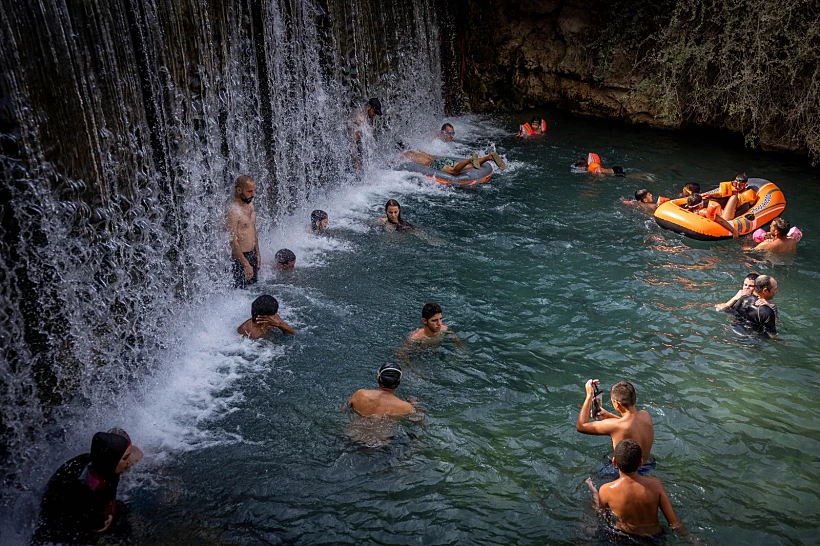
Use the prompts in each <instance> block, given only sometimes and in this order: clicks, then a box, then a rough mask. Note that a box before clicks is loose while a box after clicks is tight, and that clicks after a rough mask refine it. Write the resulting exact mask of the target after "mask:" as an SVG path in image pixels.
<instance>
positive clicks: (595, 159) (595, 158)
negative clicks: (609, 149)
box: [587, 152, 601, 167]
mask: <svg viewBox="0 0 820 546" xmlns="http://www.w3.org/2000/svg"><path fill="white" fill-rule="evenodd" d="M592 163H597V164H598V166H599V167H600V166H601V158H600V157H598V154H594V153H592V152H589V155H588V156H587V165H591V164H592Z"/></svg>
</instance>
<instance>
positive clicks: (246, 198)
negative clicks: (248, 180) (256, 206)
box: [240, 197, 253, 205]
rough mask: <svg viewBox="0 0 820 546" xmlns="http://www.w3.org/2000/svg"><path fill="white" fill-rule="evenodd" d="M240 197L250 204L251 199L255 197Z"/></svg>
mask: <svg viewBox="0 0 820 546" xmlns="http://www.w3.org/2000/svg"><path fill="white" fill-rule="evenodd" d="M240 199H241V200H242V202H243V203H245V204H246V205H250V204H251V201H253V197H240Z"/></svg>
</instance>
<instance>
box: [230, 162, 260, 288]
mask: <svg viewBox="0 0 820 546" xmlns="http://www.w3.org/2000/svg"><path fill="white" fill-rule="evenodd" d="M254 195H256V183H255V182H254V181H253V178H251V177H250V176H245V175H242V176H238V177H237V178H236V187H235V189H234V200H233V203H231V208H230V210H228V218H227V222H226V223H227V225H228V231H230V233H231V254H232V257H233V264H232V274H233V280H234V286H235V287H236V288H246V287H247V286H248V285H250V284H255V283H256V280H257V275H258V274H259V268H260V267H262V255H261V254H260V252H259V237H258V235H257V233H256V211H255V210H254V208H253V203H252V201H253V197H254Z"/></svg>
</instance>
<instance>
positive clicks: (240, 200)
mask: <svg viewBox="0 0 820 546" xmlns="http://www.w3.org/2000/svg"><path fill="white" fill-rule="evenodd" d="M364 114H365V115H366V116H368V117H371V118H372V117H373V116H375V115H381V104H380V103H379V101H378V99H371V100H370V101H368V104H367V105H366V108H365V111H364ZM545 131H546V122H545V121H544V120H543V119H541V118H535V119H533V120H532V121H531V122H530V123H527V124H523V125H522V126H521V129H520V132H519V135H520V136H534V135H538V134H543V133H544V132H545ZM454 135H455V130H454V129H453V127H452V125H450V124H444V125H443V126H442V128H441V132H440V135H439V138H441V139H442V140H445V141H449V140H452V138H453V136H454ZM407 154H416V155H414V157H415V159H413V160H414V161H417V162H423V163H427V164H428V165H429V166H431V167H432V166H433V163H436V167H433V168H438V169H440V170H443V171H445V172H451V173H457V172H460V171H461V170H463V169H467V168H479V167H480V166H481V165H482V164H483V163H484V162H486V161H489V160H493V161H494V162H495V163H496V164H498V165H499V167H500V168H503V166H504V165H503V160H501V158H500V157H499V156H498V154H497V153H496V152H492V153H491V154H489V155H487V156H484V157H481V158H479V157H477V155H476V154H473V156H472V157H471V158H470V159H468V160H465V161H461V162H457V163H453V164H450V163H451V161H447V159H448V158H435V157H433V156H429V154H427V155H423V152H406V153H405V155H407ZM428 156H429V157H428ZM408 157H409V156H408ZM431 158H432V159H431ZM438 163H441V164H440V165H439V164H438ZM582 164H583V165H582ZM576 166H577V167H578V168H581V167H583V168H584V169H586V170H587V171H588V172H590V173H595V174H609V175H616V176H617V175H622V174H623V169H622V168H621V167H619V166H614V167H612V168H611V169H607V168H604V167H602V166H601V162H600V158H599V157H598V156H597V155H596V154H593V153H590V154H588V156H587V157H586V158H585V159H582V160H579V161H578V162H577V165H576ZM746 180H747V179H746V177H745V175H738V177H736V179H735V181H734V183H733V188H734V190H735V193H734V194H733V195H731V196H730V199H729V202H728V203H727V204H726V206H725V207H724V208H723V210H722V211H720V212H715V214H716V216H715V217H718V216H720V217H721V218H723V216H722V215H721V213H724V214H725V213H726V211H729V210H731V211H732V214H733V213H734V209H735V208H736V207H737V206H738V203H740V201H741V197H740V196H741V195H742V192H743V191H744V190H745V183H746ZM696 186H697V185H695V184H688V185H687V187H686V188H684V192H689V194H690V200H691V201H692V204H691V207H695V206H697V205H699V204H700V203H701V202H702V201H703V196H702V195H701V194H700V188H699V187H696ZM255 189H256V185H255V182H254V181H253V179H251V178H250V177H249V176H245V175H243V176H239V177H238V178H237V179H236V183H235V188H234V201H233V203H232V205H231V207H230V209H229V211H228V214H227V217H226V218H227V219H226V225H227V228H228V232H229V233H230V236H231V253H232V266H231V279H232V281H233V283H234V286H236V287H238V288H247V287H248V286H250V285H252V284H254V283H255V282H256V281H257V278H258V272H259V269H260V268H261V265H262V256H261V253H260V251H259V242H258V235H257V231H256V213H255V210H254V208H253V198H254V195H255ZM704 195H705V194H704ZM733 198H734V201H732V199H733ZM698 199H699V200H700V201H698ZM635 200H636V202H637V203H639V204H640V206H642V207H644V206H657V205H656V204H654V203H653V202H652V195H651V194H650V193H649V192H648V191H646V190H638V191H637V192H636V193H635ZM696 201H697V202H696ZM384 211H385V217H383V218H380V219H379V223H380V224H381V225H382V226H383V227H384V229H387V230H395V231H409V230H413V229H414V226H413V225H412V224H410V223H409V222H406V221H405V220H404V219H403V218H402V216H401V206H400V205H399V203H398V202H397V201H396V200H394V199H390V200H388V201H387V202H386V203H385V206H384ZM328 222H329V218H328V214H327V213H326V212H325V211H323V210H314V211H313V212H312V213H311V215H310V228H309V229H310V231H311V232H313V233H316V234H321V233H323V232H324V231H325V230H326V229H327V228H328ZM788 232H789V226H788V222H786V221H785V220H784V219H782V218H778V219H777V220H776V221H775V222H773V223H772V228H771V232H770V239H769V240H764V241H761V242H760V245H764V244H767V243H768V246H769V247H770V249H771V250H773V251H788V250H789V249H791V250H793V249H794V244H796V241H795V242H794V244H792V243H790V242H788V239H789V237H791V236H790V235H788ZM784 234H786V235H785V236H784ZM784 238H785V239H786V242H783V240H784ZM792 239H794V237H792ZM760 245H758V248H760ZM274 261H275V264H276V267H277V268H278V269H280V270H287V269H292V268H293V267H294V265H295V262H296V256H295V254H294V253H293V252H292V251H290V250H288V249H281V250H279V251H278V252H277V253H276V255H275V257H274ZM776 292H777V283H776V281H775V280H774V279H773V278H772V277H770V276H767V275H756V274H755V275H754V276H752V275H750V276H749V277H747V279H745V280H744V284H743V288H742V289H741V291H739V292H738V294H737V295H736V296H735V297H734V298H732V299H731V300H729V301H728V302H726V304H720V305H718V306H716V308H717V309H718V310H722V309H726V308H734V309H737V310H738V312H748V313H749V314H750V315H751V313H752V312H754V313H757V315H758V317H759V318H760V320H761V322H762V323H763V324H764V326H763V327H764V331H766V332H767V333H770V334H771V332H774V324H775V323H776V321H777V308H776V306H774V304H772V303H771V301H770V300H771V299H772V298H773V297H774V294H776ZM744 310H745V311H744ZM278 311H279V302H278V301H277V300H276V298H275V297H273V296H271V295H269V294H263V295H261V296H259V297H257V298H256V299H254V301H253V302H252V304H251V317H250V318H249V319H247V320H245V321H244V322H243V323H242V324H241V325H240V326H239V327H238V328H237V333H238V334H239V335H241V336H245V337H248V338H250V339H253V340H255V339H259V338H262V337H265V336H266V335H267V334H269V333H270V332H272V331H274V330H279V331H280V332H282V333H283V334H285V335H294V334H295V333H296V331H295V329H294V328H293V327H291V326H290V325H289V324H287V322H285V321H284V320H283V319H282V318H281V316H280V315H279V313H278ZM421 321H422V327H421V328H418V329H417V330H415V331H414V332H412V333H411V334H410V335H409V336H408V343H416V342H429V341H434V340H438V339H441V338H442V337H443V336H444V335H445V334H447V333H448V327H447V326H446V325H445V324H444V322H443V311H442V308H441V306H440V305H438V304H437V303H435V302H429V303H427V304H425V305H424V307H423V308H422V310H421ZM451 335H452V334H451ZM456 339H457V338H456ZM403 373H404V372H403V370H402V367H401V365H400V364H398V363H396V362H388V363H385V364H383V365H382V366H381V367H380V368H379V369H378V371H377V374H376V383H377V388H376V389H360V390H357V391H356V392H355V393H354V394H353V395H352V396H351V397H350V399H349V401H348V406H349V407H350V408H352V409H353V410H354V411H355V412H356V413H357V414H359V415H361V416H365V417H390V416H403V415H408V414H411V413H415V412H416V411H418V408H417V406H416V404H415V401H414V400H407V401H405V400H402V399H400V398H399V397H398V396H396V389H397V388H398V386H399V385H400V383H401V381H402V376H403ZM599 386H600V385H599V382H598V380H589V381H587V382H586V384H585V390H586V397H585V400H584V403H583V404H582V406H581V410H580V412H579V415H578V418H577V422H576V429H577V430H578V431H579V432H581V433H584V434H593V435H608V436H610V437H611V438H612V445H613V448H614V458H612V460H611V463H610V462H609V461H607V464H606V465H605V467H606V468H605V469H604V470H606V472H605V474H607V473H608V474H609V475H613V476H616V477H617V479H615V480H614V481H612V482H610V483H606V484H604V485H602V486H601V487H600V489H596V488H595V486H594V484H593V483H592V480H591V479H587V481H586V483H587V484H588V486H589V488H590V490H591V491H592V493H593V497H594V500H595V504H596V506H597V507H598V508H600V509H602V510H606V511H608V512H609V513H611V514H612V515H613V517H614V526H615V527H616V528H617V529H619V530H621V531H623V532H626V533H629V534H634V535H641V536H648V535H655V534H657V533H659V532H661V527H660V525H659V521H658V510H660V511H661V512H662V513H663V515H664V516H665V518H666V520H667V522H668V523H669V525H670V527H671V528H672V529H673V530H676V531H683V532H685V527H684V526H683V524H682V523H681V522H680V521H679V520H678V518H677V517H676V516H675V513H674V511H673V509H672V506H671V503H670V501H669V497H668V495H667V493H666V491H665V489H664V487H663V485H662V484H661V482H660V480H658V479H656V478H652V477H648V476H645V475H644V474H645V473H646V472H648V471H649V470H651V469H652V468H654V464H655V463H654V459H653V458H652V456H651V449H652V444H653V441H654V429H653V423H652V419H651V417H650V415H649V413H648V412H646V411H645V410H640V411H639V410H637V407H636V394H635V388H634V387H633V386H632V384H631V383H628V382H625V381H621V382H619V383H617V384H616V385H614V386H613V387H612V389H611V391H610V400H611V403H612V406H613V409H614V411H615V413H611V412H609V411H607V410H605V409H603V407H601V404H600V393H599V390H598V387H599ZM141 458H142V452H141V451H140V450H139V448H137V447H136V446H133V445H132V444H131V441H130V438H129V437H128V435H127V433H125V432H124V431H122V430H121V429H112V430H110V431H108V432H99V433H97V434H95V435H94V438H93V439H92V444H91V450H90V453H87V454H84V455H80V456H78V457H75V458H74V459H72V460H71V461H69V462H67V463H66V464H64V465H62V466H61V467H60V468H59V469H58V471H57V472H56V473H55V474H54V476H52V478H51V480H50V481H49V483H48V485H47V487H46V492H45V494H44V497H43V503H42V506H41V514H40V520H39V525H38V528H37V531H36V532H35V535H34V539H33V543H36V544H40V543H42V542H43V541H68V542H83V541H92V540H93V539H94V538H95V537H96V536H98V535H99V534H100V533H103V532H107V531H110V529H111V527H112V522H114V521H115V518H116V516H117V513H118V507H120V511H121V506H120V504H119V503H118V502H117V501H116V492H117V485H118V483H119V476H120V475H121V474H122V472H124V471H125V470H126V469H128V468H129V467H130V466H131V465H133V464H134V463H136V462H138V461H139V460H140V459H141Z"/></svg>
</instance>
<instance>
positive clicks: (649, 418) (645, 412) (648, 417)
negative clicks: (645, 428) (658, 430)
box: [638, 409, 652, 423]
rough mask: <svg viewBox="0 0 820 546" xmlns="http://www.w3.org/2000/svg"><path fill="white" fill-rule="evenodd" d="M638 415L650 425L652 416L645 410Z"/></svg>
mask: <svg viewBox="0 0 820 546" xmlns="http://www.w3.org/2000/svg"><path fill="white" fill-rule="evenodd" d="M638 415H640V416H641V417H642V418H643V419H645V420H647V421H649V422H650V423H651V422H652V414H651V413H649V412H648V411H646V410H645V409H642V410H640V411H639V412H638Z"/></svg>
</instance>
